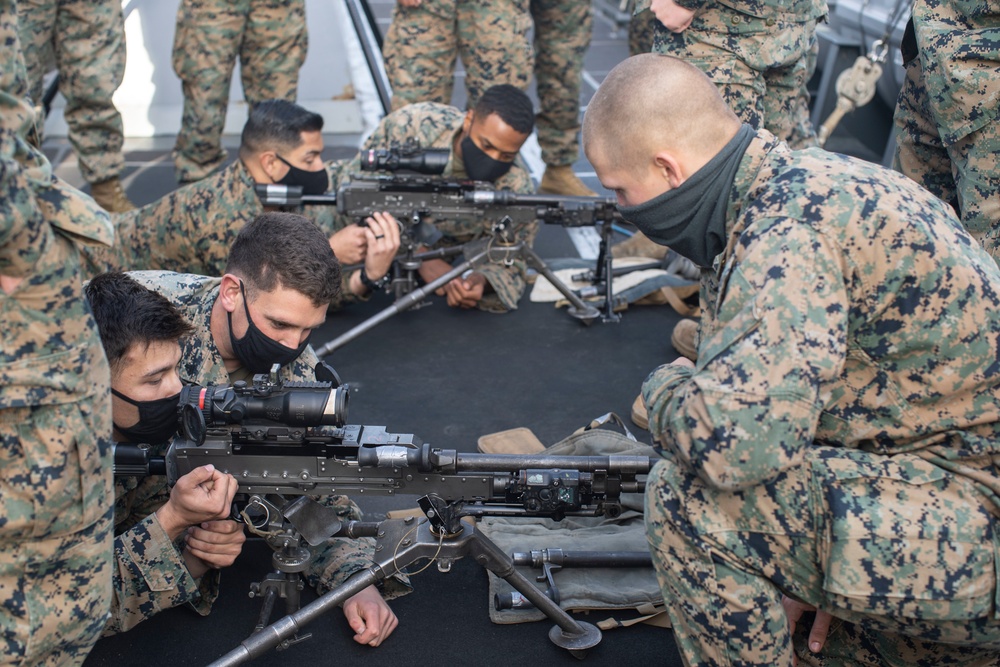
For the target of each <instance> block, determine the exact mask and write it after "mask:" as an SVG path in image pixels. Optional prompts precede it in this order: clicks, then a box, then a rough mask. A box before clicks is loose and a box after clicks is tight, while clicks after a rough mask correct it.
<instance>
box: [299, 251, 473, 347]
mask: <svg viewBox="0 0 1000 667" xmlns="http://www.w3.org/2000/svg"><path fill="white" fill-rule="evenodd" d="M486 252H487V251H483V252H481V253H479V254H478V255H476V256H475V257H473V258H472V259H469V260H466V261H464V262H462V263H461V264H459V265H458V266H456V267H455V268H453V269H452V270H451V271H449V272H448V273H445V274H444V275H442V276H440V277H438V278H437V279H435V280H432V281H431V282H429V283H427V284H426V285H424V286H423V287H421V288H420V289H415V290H413V291H412V292H410V293H409V294H407V295H405V296H403V297H401V298H399V299H397V300H396V301H394V302H393V304H392V305H391V306H389V307H388V308H386V309H385V310H382V311H379V312H378V313H375V314H374V315H372V316H371V317H369V318H368V319H367V320H365V321H364V322H362V323H361V324H359V325H357V326H356V327H354V328H352V329H350V330H348V331H346V332H345V333H342V334H341V335H340V336H338V337H336V338H334V339H333V340H331V341H330V342H329V343H327V344H326V345H323V346H322V347H320V348H319V349H317V350H316V356H317V357H319V358H320V359H322V358H323V357H325V356H326V355H328V354H330V353H331V352H333V351H334V350H336V349H337V348H338V347H343V346H344V345H346V344H347V343H350V342H351V341H352V340H354V339H355V338H357V337H358V336H360V335H361V334H363V333H365V332H366V331H368V330H369V329H371V328H373V327H374V326H375V325H377V324H381V323H382V322H385V321H386V320H387V319H389V318H390V317H392V316H393V315H395V314H396V313H401V312H403V311H404V310H407V309H409V308H412V307H413V306H415V305H416V304H418V303H420V302H421V301H423V300H424V299H425V298H426V297H427V296H429V295H431V294H433V293H434V290H436V289H437V288H439V287H441V286H443V285H446V284H447V283H448V282H449V281H451V280H453V279H455V278H457V277H458V276H460V275H462V274H463V273H465V272H466V271H467V270H468V269H470V268H472V267H473V266H474V265H475V262H476V261H478V260H479V259H481V258H482V257H485V256H486Z"/></svg>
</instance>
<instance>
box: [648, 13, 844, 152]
mask: <svg viewBox="0 0 1000 667" xmlns="http://www.w3.org/2000/svg"><path fill="white" fill-rule="evenodd" d="M677 4H678V5H680V6H681V7H684V8H686V9H689V10H695V11H696V12H697V13H696V14H695V17H694V21H693V22H692V23H691V25H690V26H689V27H688V28H687V29H686V30H684V31H683V32H681V33H673V32H670V31H669V30H667V29H666V27H664V26H663V24H662V23H660V22H658V21H657V22H656V25H655V36H654V41H653V51H654V52H656V53H664V54H667V55H671V56H676V57H678V58H681V59H682V60H686V61H688V62H690V63H691V64H692V65H695V66H697V67H698V68H699V69H700V70H701V71H703V72H704V73H705V74H707V75H708V78H710V79H711V80H712V82H713V83H715V85H716V86H718V88H719V92H720V93H722V96H723V97H724V98H725V99H726V102H727V103H728V104H729V107H730V108H731V109H732V110H733V111H734V112H735V113H736V115H737V116H739V118H740V120H742V121H743V122H744V123H749V124H750V125H752V126H753V127H755V128H761V127H763V128H766V129H767V130H769V131H770V132H773V133H774V134H775V135H777V136H778V138H780V139H783V140H784V141H787V142H788V144H789V145H790V146H791V147H792V148H804V147H807V146H815V145H816V133H815V131H814V130H813V127H812V123H811V122H810V121H809V91H808V90H807V89H806V83H807V82H808V81H809V78H810V77H811V76H812V74H813V72H814V71H815V70H816V54H817V49H818V43H817V40H816V23H817V22H818V21H819V20H821V19H822V18H823V17H825V16H826V13H827V5H826V2H825V0H793V1H792V2H783V1H781V0H747V1H746V2H739V1H738V0H725V1H724V2H718V1H712V0H679V1H678V2H677ZM649 6H650V0H639V1H638V2H637V3H636V8H637V11H639V10H641V9H645V8H648V7H649Z"/></svg>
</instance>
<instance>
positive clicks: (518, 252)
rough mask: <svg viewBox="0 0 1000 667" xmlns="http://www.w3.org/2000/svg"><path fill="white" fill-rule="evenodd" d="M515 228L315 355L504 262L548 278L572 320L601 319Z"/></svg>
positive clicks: (497, 230) (502, 230) (468, 247)
mask: <svg viewBox="0 0 1000 667" xmlns="http://www.w3.org/2000/svg"><path fill="white" fill-rule="evenodd" d="M513 227H514V226H513V225H512V224H510V220H509V219H506V218H505V219H503V220H500V221H498V222H496V223H494V225H493V230H492V233H491V235H490V236H489V237H487V238H484V239H479V240H477V241H472V242H470V243H466V244H465V245H464V246H462V253H463V254H464V255H465V257H466V259H465V261H464V262H462V263H460V264H458V265H457V266H455V267H453V268H452V269H451V270H450V271H448V272H447V273H444V274H443V275H441V276H439V277H438V278H436V279H434V280H432V281H431V282H429V283H427V284H426V285H424V286H423V287H420V288H417V289H414V290H413V291H411V292H409V293H408V294H405V295H403V296H401V297H399V298H397V299H396V301H394V302H393V303H392V305H390V306H389V307H387V308H385V309H384V310H382V311H379V312H378V313H375V314H374V315H372V316H371V317H369V318H368V319H367V320H365V321H364V322H362V323H361V324H358V325H357V326H355V327H353V328H351V329H349V330H348V331H346V332H344V333H343V334H341V335H340V336H338V337H337V338H334V339H333V340H331V341H329V342H327V343H326V344H324V345H322V346H321V347H319V348H317V349H316V355H317V356H318V357H319V358H321V359H322V358H323V357H325V356H326V355H328V354H330V353H331V352H333V351H334V350H336V349H337V348H339V347H342V346H344V345H346V344H347V343H349V342H351V341H352V340H354V339H355V338H357V337H358V336H360V335H361V334H363V333H365V332H366V331H368V330H369V329H371V328H373V327H374V326H375V325H377V324H381V323H382V322H384V321H385V320H387V319H389V318H390V317H392V316H393V315H395V314H397V313H401V312H403V311H404V310H409V309H410V308H412V307H414V306H416V305H417V304H419V303H421V302H422V301H423V300H424V299H425V298H427V297H428V296H429V295H431V294H433V293H434V291H435V290H436V289H438V288H439V287H443V286H444V285H446V284H448V283H449V282H450V281H451V280H453V279H455V278H458V277H459V276H461V275H462V274H464V273H465V272H466V271H469V270H470V269H476V268H477V267H479V266H482V265H483V264H485V263H487V262H492V263H496V262H502V263H505V264H508V265H509V264H510V263H512V262H513V261H514V260H515V259H518V258H520V259H522V260H524V262H525V263H526V264H527V265H528V266H530V267H531V268H533V269H535V270H536V271H538V273H540V274H541V275H543V276H545V277H546V278H547V279H548V280H549V282H551V283H552V285H553V286H554V287H555V288H556V289H557V290H559V292H560V293H561V294H562V295H563V296H564V297H566V299H567V300H569V302H570V307H569V310H568V312H569V314H570V315H571V316H572V317H575V318H577V319H578V320H580V321H582V322H583V323H584V324H590V323H591V322H593V321H594V320H595V319H597V318H598V317H599V316H600V315H601V313H600V311H599V310H597V308H595V307H594V306H592V305H590V304H588V303H587V302H585V301H584V300H583V299H581V298H580V297H579V296H578V295H576V294H575V293H574V292H573V290H571V289H570V288H569V287H567V286H566V283H564V282H563V281H561V280H559V278H558V277H557V276H556V274H555V273H553V272H552V269H550V268H549V266H548V264H546V263H545V261H544V260H543V259H542V258H541V257H539V256H538V254H537V253H536V252H535V251H534V250H533V249H532V248H531V247H530V246H529V245H528V244H526V243H524V242H523V241H519V240H517V238H515V236H514V231H513ZM418 266H419V265H418ZM414 270H415V269H414ZM615 317H617V315H615Z"/></svg>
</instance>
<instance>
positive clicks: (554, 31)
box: [522, 0, 594, 166]
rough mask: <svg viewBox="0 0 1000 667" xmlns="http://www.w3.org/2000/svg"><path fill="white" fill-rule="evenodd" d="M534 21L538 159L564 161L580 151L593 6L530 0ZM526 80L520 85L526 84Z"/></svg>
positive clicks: (571, 0)
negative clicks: (585, 60)
mask: <svg viewBox="0 0 1000 667" xmlns="http://www.w3.org/2000/svg"><path fill="white" fill-rule="evenodd" d="M531 18H532V19H533V20H534V22H535V79H536V81H537V85H538V103H539V110H538V115H537V118H536V121H535V130H536V132H537V133H538V145H539V146H541V149H542V161H543V162H545V164H550V165H554V166H568V165H572V164H573V163H574V162H576V159H577V158H578V157H579V156H580V145H579V141H578V139H577V135H578V134H579V132H580V86H581V83H582V81H583V57H584V56H585V55H587V48H588V47H589V46H590V35H591V31H592V30H593V27H594V9H593V5H591V4H590V3H589V2H579V1H578V0H531ZM526 87H527V86H522V88H526Z"/></svg>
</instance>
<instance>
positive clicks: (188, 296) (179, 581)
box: [108, 271, 409, 631]
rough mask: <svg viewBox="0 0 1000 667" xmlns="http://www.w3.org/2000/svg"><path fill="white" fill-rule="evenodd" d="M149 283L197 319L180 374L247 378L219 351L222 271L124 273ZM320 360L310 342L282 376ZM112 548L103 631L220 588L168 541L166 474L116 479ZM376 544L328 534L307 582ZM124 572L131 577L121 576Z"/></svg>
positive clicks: (344, 570) (319, 583)
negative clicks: (114, 567)
mask: <svg viewBox="0 0 1000 667" xmlns="http://www.w3.org/2000/svg"><path fill="white" fill-rule="evenodd" d="M129 275H130V276H131V277H132V278H134V279H135V280H137V281H138V282H140V283H142V284H143V285H145V286H146V287H148V288H150V289H152V290H155V291H157V292H159V293H160V294H163V295H164V296H165V297H167V298H168V299H170V301H171V302H172V303H174V304H175V305H176V306H177V307H178V308H179V309H180V310H181V313H182V314H183V315H184V318H185V319H186V320H187V321H188V322H190V323H191V325H192V326H193V327H194V329H195V330H194V333H193V334H191V335H190V336H188V337H187V338H185V339H183V340H182V341H181V362H180V368H179V372H180V375H181V378H183V379H184V380H185V381H188V382H193V383H196V384H200V385H229V384H231V382H232V381H234V380H236V379H249V378H248V377H246V376H247V374H246V373H241V372H240V371H239V370H238V371H235V372H234V373H233V374H232V375H231V374H229V373H228V372H226V367H225V364H224V363H223V360H222V356H221V355H220V353H219V350H218V348H217V347H216V345H215V342H214V340H213V338H212V331H211V324H210V323H211V313H212V306H213V305H214V304H215V300H216V298H217V297H218V295H219V285H220V284H221V279H220V278H207V277H204V276H196V275H189V274H179V273H170V272H166V271H137V272H132V273H130V274H129ZM318 362H319V360H318V358H317V357H316V354H315V353H314V352H313V350H312V347H307V348H306V349H305V351H304V352H303V353H302V354H301V355H300V356H299V357H298V358H297V359H296V360H295V361H293V362H292V363H291V364H288V365H286V366H284V367H282V369H281V372H280V375H281V379H282V380H285V381H291V380H309V381H312V380H315V379H316V376H315V371H314V369H315V367H316V364H317V363H318ZM116 491H117V501H116V506H115V510H116V516H115V523H116V530H117V531H121V532H120V534H119V536H118V538H116V540H115V556H116V558H117V560H118V568H119V576H118V578H116V580H115V592H116V594H118V595H119V599H118V600H117V601H116V605H115V616H114V619H113V621H114V623H115V624H117V627H110V626H109V629H108V631H120V630H125V629H128V628H129V627H132V626H134V625H136V624H137V623H139V622H140V621H142V620H144V619H146V618H149V617H151V616H153V615H154V614H156V613H157V612H158V611H160V610H162V609H167V608H170V607H173V606H177V605H179V604H183V603H185V602H190V603H192V605H193V606H194V609H195V610H196V611H198V613H200V614H202V615H205V614H208V612H209V611H210V610H211V606H212V603H213V602H214V601H215V599H216V597H217V596H218V593H219V576H218V574H219V573H218V571H212V572H211V573H210V575H206V578H205V579H203V580H202V581H201V582H198V581H195V580H194V578H193V577H191V575H190V574H189V573H188V571H187V568H186V566H185V565H184V560H183V556H182V552H181V548H182V546H183V545H182V544H172V543H171V542H170V540H169V539H168V538H167V536H166V533H165V532H164V531H163V529H162V527H160V525H159V522H158V521H157V519H156V517H155V515H153V512H155V511H156V510H157V509H158V508H159V507H161V506H162V505H163V504H164V503H165V502H166V501H167V498H168V497H169V492H168V491H167V488H166V484H165V480H164V479H163V478H158V479H152V480H143V481H141V482H140V481H139V480H136V479H135V478H126V479H124V480H120V482H119V484H118V486H117V489H116ZM322 500H323V502H324V503H325V504H328V505H331V506H333V507H334V508H336V509H337V511H338V512H339V513H340V515H341V516H343V517H346V518H348V519H356V520H360V519H361V512H360V510H359V509H358V508H357V506H356V505H355V504H354V503H353V502H351V501H350V500H349V499H348V498H347V497H346V496H335V497H331V498H324V499H322ZM372 549H373V545H372V543H371V542H370V541H365V540H347V539H331V540H328V541H327V543H326V544H325V545H321V546H320V547H316V548H311V549H310V550H311V551H312V552H313V560H312V561H311V562H310V567H309V570H307V571H306V572H305V573H304V574H305V575H306V577H307V579H308V580H309V582H310V584H311V585H313V586H314V587H316V588H317V589H318V590H319V591H320V592H325V591H327V590H329V589H331V588H334V587H336V586H337V585H339V584H341V583H343V582H344V581H345V580H346V579H347V577H349V576H350V575H351V574H353V573H354V572H356V571H358V570H360V569H363V568H365V567H367V566H368V565H369V564H370V563H371V554H372ZM126 576H128V580H126ZM407 590H409V588H408V585H407V584H406V583H405V579H403V578H401V579H400V580H399V581H391V582H387V583H386V588H385V592H386V597H391V596H393V595H398V594H400V593H402V592H405V591H407Z"/></svg>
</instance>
